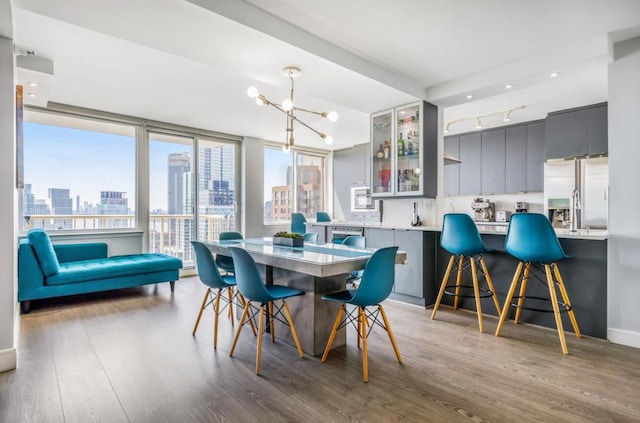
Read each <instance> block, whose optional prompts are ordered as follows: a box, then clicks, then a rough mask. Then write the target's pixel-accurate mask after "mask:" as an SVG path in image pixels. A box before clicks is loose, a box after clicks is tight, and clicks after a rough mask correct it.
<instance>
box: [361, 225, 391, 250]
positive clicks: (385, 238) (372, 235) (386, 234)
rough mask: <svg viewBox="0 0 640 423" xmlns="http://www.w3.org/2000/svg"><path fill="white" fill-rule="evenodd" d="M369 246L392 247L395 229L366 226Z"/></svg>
mask: <svg viewBox="0 0 640 423" xmlns="http://www.w3.org/2000/svg"><path fill="white" fill-rule="evenodd" d="M364 237H365V238H366V239H367V248H382V247H391V246H393V245H395V244H394V242H395V241H394V237H393V229H382V228H364Z"/></svg>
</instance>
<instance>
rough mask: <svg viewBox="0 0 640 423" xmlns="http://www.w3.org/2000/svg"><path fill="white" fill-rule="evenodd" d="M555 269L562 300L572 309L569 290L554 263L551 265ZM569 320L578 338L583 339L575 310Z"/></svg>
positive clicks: (570, 312)
mask: <svg viewBox="0 0 640 423" xmlns="http://www.w3.org/2000/svg"><path fill="white" fill-rule="evenodd" d="M551 267H553V271H554V272H555V275H556V279H557V280H558V286H559V287H560V293H561V294H562V299H563V300H564V303H565V304H566V305H568V306H569V307H571V301H569V294H567V288H566V287H565V286H564V281H563V280H562V276H560V269H558V265H557V264H556V263H553V264H552V265H551ZM568 314H569V319H570V320H571V325H572V326H573V331H574V332H575V334H576V337H577V338H581V337H582V334H581V333H580V329H579V328H578V321H577V320H576V315H575V313H574V312H573V308H572V309H571V310H569V312H568Z"/></svg>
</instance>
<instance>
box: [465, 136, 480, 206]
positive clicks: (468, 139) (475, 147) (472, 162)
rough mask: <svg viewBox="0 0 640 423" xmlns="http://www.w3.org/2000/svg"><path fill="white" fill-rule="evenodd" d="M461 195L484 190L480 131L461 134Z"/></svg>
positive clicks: (473, 193) (474, 193)
mask: <svg viewBox="0 0 640 423" xmlns="http://www.w3.org/2000/svg"><path fill="white" fill-rule="evenodd" d="M460 161H461V162H462V163H460V195H476V194H480V193H481V192H482V139H481V135H480V133H479V132H477V133H473V134H467V135H461V136H460Z"/></svg>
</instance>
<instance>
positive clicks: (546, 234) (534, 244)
mask: <svg viewBox="0 0 640 423" xmlns="http://www.w3.org/2000/svg"><path fill="white" fill-rule="evenodd" d="M504 249H505V251H506V252H507V253H509V254H511V255H512V256H513V257H515V258H516V259H518V260H519V261H520V262H519V263H518V267H517V268H516V273H515V275H514V276H513V281H512V282H511V285H510V286H509V291H508V293H507V298H506V300H505V302H504V308H503V309H502V313H500V321H499V322H498V327H497V329H496V336H500V332H501V331H502V327H503V325H504V322H505V320H506V318H507V313H508V312H509V308H510V307H511V306H514V307H516V315H515V319H514V320H515V323H518V322H519V320H520V311H521V310H522V309H528V310H534V311H543V312H553V314H554V317H555V321H556V327H557V330H558V336H559V337H560V345H561V347H562V353H563V354H568V353H569V350H568V349H567V341H566V339H565V336H564V329H563V327H562V317H561V314H560V313H562V312H566V313H567V314H568V315H569V319H570V320H571V325H572V326H573V330H574V332H575V334H576V337H577V338H580V337H581V336H582V335H581V334H580V329H579V328H578V322H577V320H576V316H575V313H574V312H573V308H572V307H571V302H570V301H569V294H568V293H567V288H566V287H565V285H564V282H563V280H562V276H561V275H560V270H559V269H558V265H557V262H558V261H560V260H563V259H565V258H568V257H570V256H568V255H567V254H565V252H564V250H563V249H562V245H560V241H559V240H558V236H557V235H556V232H555V230H554V229H553V226H552V225H551V222H549V219H548V218H547V216H545V215H543V214H538V213H517V214H514V215H512V216H511V220H510V222H509V228H508V230H507V237H506V239H505V243H504ZM532 268H533V273H532V272H531V270H532ZM542 274H544V276H541V275H542ZM521 276H522V278H521ZM531 278H535V280H537V281H539V282H541V283H542V284H544V285H546V286H547V288H548V290H549V298H541V297H533V296H526V295H525V293H526V290H527V284H528V281H529V280H530V279H531ZM543 278H544V279H543ZM518 284H520V293H519V295H518V296H515V291H516V287H517V285H518ZM556 286H557V287H558V289H559V291H560V295H561V297H562V301H559V300H558V295H557V293H556ZM514 298H517V299H518V302H517V303H512V301H513V299H514ZM526 299H534V300H538V301H540V300H544V301H550V302H551V310H545V309H540V308H538V307H536V308H532V307H528V306H525V303H524V301H525V300H526ZM560 307H562V310H560Z"/></svg>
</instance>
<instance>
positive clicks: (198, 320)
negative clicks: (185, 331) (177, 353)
mask: <svg viewBox="0 0 640 423" xmlns="http://www.w3.org/2000/svg"><path fill="white" fill-rule="evenodd" d="M210 292H211V288H207V292H205V293H204V298H203V299H202V305H201V306H200V311H199V312H198V318H197V319H196V324H195V326H194V327H193V333H191V335H193V336H195V335H196V331H197V330H198V325H199V324H200V318H201V317H202V312H203V311H204V308H205V306H206V304H207V298H209V293H210Z"/></svg>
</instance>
